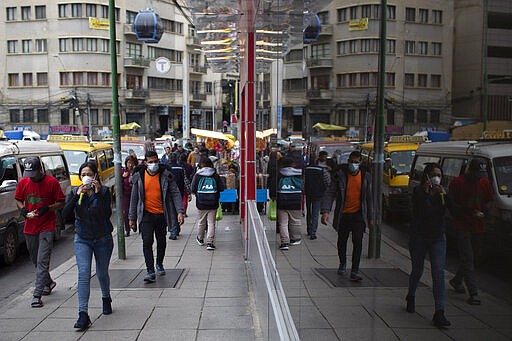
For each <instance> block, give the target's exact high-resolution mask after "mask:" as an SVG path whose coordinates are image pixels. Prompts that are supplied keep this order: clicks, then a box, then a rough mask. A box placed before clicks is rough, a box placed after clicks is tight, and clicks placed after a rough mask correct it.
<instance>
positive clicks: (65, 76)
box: [60, 72, 72, 86]
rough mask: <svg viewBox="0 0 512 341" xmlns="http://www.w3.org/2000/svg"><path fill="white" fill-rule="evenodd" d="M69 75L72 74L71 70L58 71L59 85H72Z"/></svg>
mask: <svg viewBox="0 0 512 341" xmlns="http://www.w3.org/2000/svg"><path fill="white" fill-rule="evenodd" d="M71 76H72V73H71V72H61V73H60V85H61V86H65V85H72V83H71Z"/></svg>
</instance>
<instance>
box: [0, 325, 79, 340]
mask: <svg viewBox="0 0 512 341" xmlns="http://www.w3.org/2000/svg"><path fill="white" fill-rule="evenodd" d="M82 335H83V333H80V332H77V331H76V330H75V329H74V328H73V326H71V328H69V329H68V331H67V332H65V331H53V332H52V331H45V332H37V331H33V332H31V333H29V334H28V335H27V336H25V337H24V338H23V341H25V340H27V341H55V340H59V341H75V340H79V339H80V337H81V336H82ZM4 336H5V334H4V333H2V337H1V338H2V341H4V340H8V339H4ZM81 340H83V339H81Z"/></svg>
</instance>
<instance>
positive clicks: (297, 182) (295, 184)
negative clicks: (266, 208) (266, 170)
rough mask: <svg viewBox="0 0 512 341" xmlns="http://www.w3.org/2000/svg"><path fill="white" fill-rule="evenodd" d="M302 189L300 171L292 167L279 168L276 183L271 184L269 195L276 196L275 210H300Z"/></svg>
mask: <svg viewBox="0 0 512 341" xmlns="http://www.w3.org/2000/svg"><path fill="white" fill-rule="evenodd" d="M276 185H277V186H276ZM274 186H276V187H275V188H273V187H274ZM302 189H303V183H302V171H301V170H300V169H297V168H293V167H285V168H281V170H280V171H279V174H278V178H277V182H276V183H274V184H271V193H276V194H277V208H278V209H280V210H300V209H301V202H302ZM272 195H273V194H271V196H272ZM274 195H275V194H274Z"/></svg>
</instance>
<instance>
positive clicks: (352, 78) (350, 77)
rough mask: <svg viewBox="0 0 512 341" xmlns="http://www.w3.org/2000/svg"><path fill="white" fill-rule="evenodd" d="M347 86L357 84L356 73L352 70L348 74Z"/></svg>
mask: <svg viewBox="0 0 512 341" xmlns="http://www.w3.org/2000/svg"><path fill="white" fill-rule="evenodd" d="M348 86H349V88H353V87H356V86H357V73H355V72H354V73H349V74H348Z"/></svg>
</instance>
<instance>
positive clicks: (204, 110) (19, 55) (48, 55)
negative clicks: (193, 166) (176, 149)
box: [0, 0, 223, 136]
mask: <svg viewBox="0 0 512 341" xmlns="http://www.w3.org/2000/svg"><path fill="white" fill-rule="evenodd" d="M116 6H117V7H116V9H115V16H116V19H115V21H116V32H117V38H116V39H117V40H116V51H117V71H118V74H117V79H118V84H119V103H120V115H121V122H122V123H124V122H137V123H139V124H140V125H141V129H140V133H141V134H148V135H151V134H152V133H155V132H157V131H161V132H164V131H167V130H174V131H179V130H181V125H182V107H183V98H184V96H183V95H184V94H183V82H184V81H186V80H187V79H188V80H189V83H188V84H189V91H188V98H189V106H188V108H189V109H190V111H189V112H190V114H191V125H192V126H193V127H196V128H208V129H211V128H212V119H213V117H214V116H215V117H216V121H217V122H222V114H217V113H222V98H223V97H222V92H221V91H220V89H221V87H220V78H221V75H218V74H217V75H214V74H211V73H209V72H207V68H206V67H205V63H204V56H203V54H202V53H201V51H200V45H199V41H198V40H197V39H196V38H195V35H194V28H193V25H192V22H191V21H190V18H189V17H188V16H187V14H186V12H184V11H182V10H180V9H179V8H177V7H176V6H175V5H174V3H173V2H172V1H157V2H154V3H153V6H154V10H155V12H156V13H158V14H159V15H160V18H161V19H162V23H163V27H164V34H163V36H162V38H161V40H160V42H159V43H156V44H146V43H143V42H142V41H139V40H137V38H136V35H135V33H134V32H133V25H132V24H133V22H134V19H135V17H136V15H137V13H138V12H139V10H141V9H144V8H145V7H146V6H147V2H146V1H144V0H118V1H116ZM1 7H2V10H1V11H0V42H1V44H4V45H3V46H4V47H3V48H2V49H0V79H2V80H3V82H2V84H0V124H1V125H2V126H3V128H4V129H11V128H13V127H15V126H30V128H31V129H32V130H34V131H36V132H39V133H42V134H47V133H48V132H50V131H62V130H66V129H68V128H69V127H71V128H75V129H76V127H78V126H79V125H80V123H81V124H82V125H83V126H84V127H87V126H88V123H89V122H88V119H89V118H90V120H91V124H92V128H93V135H94V136H95V135H98V134H99V133H100V132H102V131H103V132H105V131H108V130H109V129H110V125H111V111H112V88H111V84H112V82H111V79H112V74H111V67H110V45H109V43H110V40H109V23H108V17H109V11H108V5H107V4H106V3H105V1H100V0H87V1H86V2H76V1H72V2H66V1H55V0H49V1H41V0H26V1H24V2H20V1H16V0H4V1H2V6H1ZM185 11H186V9H185ZM158 57H165V58H167V59H168V60H169V61H170V63H171V67H170V70H169V71H168V72H164V73H161V72H159V71H158V70H157V68H156V67H155V59H156V58H158ZM185 58H187V61H188V67H187V69H186V70H184V69H183V65H184V63H183V61H184V60H185ZM185 64H187V63H185ZM214 86H216V87H217V89H214V88H213V87H214ZM215 90H217V91H218V92H217V93H216V94H215ZM214 94H215V97H213V95H214ZM73 97H75V98H76V100H74V99H73ZM63 99H67V100H68V101H67V102H68V103H67V104H66V103H63ZM77 105H78V108H79V110H78V111H76V110H74V109H73V108H72V107H76V106H77ZM70 107H71V108H70ZM214 109H215V112H216V115H212V110H214ZM216 127H220V124H219V123H217V124H216Z"/></svg>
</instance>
